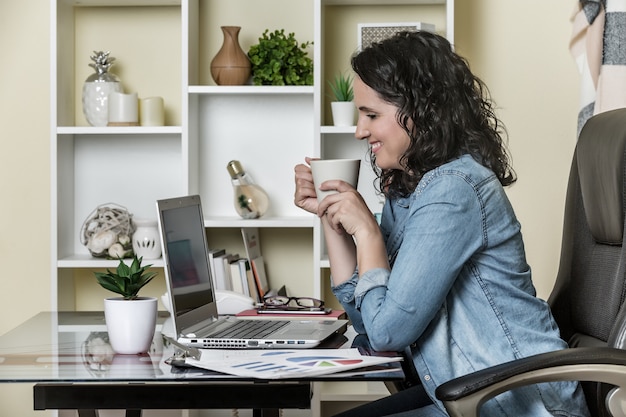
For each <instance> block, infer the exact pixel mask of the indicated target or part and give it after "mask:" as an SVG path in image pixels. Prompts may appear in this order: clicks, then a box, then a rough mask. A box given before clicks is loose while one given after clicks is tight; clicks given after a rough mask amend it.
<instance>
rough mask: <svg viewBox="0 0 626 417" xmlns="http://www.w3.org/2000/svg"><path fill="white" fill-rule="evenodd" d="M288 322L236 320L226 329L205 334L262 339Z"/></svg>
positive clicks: (217, 336) (214, 337)
mask: <svg viewBox="0 0 626 417" xmlns="http://www.w3.org/2000/svg"><path fill="white" fill-rule="evenodd" d="M287 324H289V321H288V320H271V321H262V320H238V321H237V322H236V323H233V325H232V326H230V327H228V328H227V329H223V330H219V331H217V332H214V333H212V334H210V335H208V336H207V338H212V339H220V338H221V339H263V338H264V337H266V336H267V335H269V334H271V333H273V332H275V331H277V330H279V329H281V328H283V327H284V326H286V325H287Z"/></svg>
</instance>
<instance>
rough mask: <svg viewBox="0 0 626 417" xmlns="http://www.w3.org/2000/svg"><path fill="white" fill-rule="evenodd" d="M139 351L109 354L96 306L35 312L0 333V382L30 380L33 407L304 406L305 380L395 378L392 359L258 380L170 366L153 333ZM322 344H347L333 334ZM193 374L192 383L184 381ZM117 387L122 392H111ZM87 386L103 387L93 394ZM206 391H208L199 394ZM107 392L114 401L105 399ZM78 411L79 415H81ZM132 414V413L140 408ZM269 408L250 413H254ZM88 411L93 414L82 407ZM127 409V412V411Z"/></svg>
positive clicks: (170, 349) (161, 326) (163, 324)
mask: <svg viewBox="0 0 626 417" xmlns="http://www.w3.org/2000/svg"><path fill="white" fill-rule="evenodd" d="M167 326H168V321H167V317H164V316H160V317H159V320H158V325H157V332H155V338H154V341H153V343H152V346H151V347H150V350H149V351H148V352H147V353H145V354H140V355H116V354H115V353H114V352H113V350H112V349H111V347H110V345H109V344H108V335H107V332H106V325H105V323H104V316H103V313H102V312H58V313H55V312H42V313H39V314H37V315H36V316H34V317H33V318H31V319H29V320H28V321H26V322H25V323H23V324H22V325H20V326H18V327H16V328H15V329H13V330H11V331H9V332H8V333H6V334H4V335H2V336H0V382H10V383H13V382H30V383H35V384H36V385H35V387H34V394H35V395H34V407H35V409H36V410H43V409H73V410H79V409H82V410H95V409H126V410H135V411H138V410H141V409H194V408H196V409H209V408H253V409H257V408H258V409H260V410H262V409H270V408H271V409H274V408H309V407H310V399H311V387H310V382H312V381H318V380H319V381H322V380H325V381H329V380H330V381H352V380H354V381H363V380H370V381H398V380H401V379H402V378H403V376H404V374H403V372H402V369H401V365H400V364H399V363H398V362H395V363H389V364H386V365H384V366H382V367H377V368H376V369H369V370H365V371H362V372H354V371H352V372H350V373H349V375H341V374H331V375H325V376H322V377H315V378H308V379H306V380H295V379H293V380H286V379H282V380H280V381H261V380H255V379H251V378H248V379H246V378H240V377H236V376H232V375H226V374H221V373H217V372H213V371H208V370H202V369H198V368H187V367H174V366H170V365H169V364H168V359H170V358H171V357H172V356H174V354H175V353H177V352H178V351H179V349H178V348H177V347H176V346H173V345H172V344H170V343H168V342H167V341H166V340H164V338H163V337H162V335H161V331H163V333H166V329H167ZM329 343H330V345H325V346H324V347H326V348H329V347H349V346H350V345H351V341H348V339H347V338H346V337H345V336H343V335H337V338H336V339H335V340H331V341H329ZM181 382H182V383H181ZM192 382H193V384H191V383H192ZM118 390H119V392H120V393H123V395H118ZM94 392H98V393H103V395H94ZM208 392H211V395H207V393H208ZM112 399H115V401H116V402H115V403H113V402H112ZM84 413H85V411H83V413H82V414H81V415H83V414H84ZM138 413H139V414H132V415H140V411H138ZM266 414H267V415H274V414H271V413H262V412H261V413H260V414H258V413H255V415H266ZM84 415H96V414H84ZM127 415H130V414H128V412H127Z"/></svg>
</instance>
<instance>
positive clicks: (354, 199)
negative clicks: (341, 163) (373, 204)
mask: <svg viewBox="0 0 626 417" xmlns="http://www.w3.org/2000/svg"><path fill="white" fill-rule="evenodd" d="M320 189H321V190H336V191H338V192H337V193H336V194H330V195H328V196H326V198H324V200H322V201H321V202H320V204H319V206H318V208H317V215H318V216H320V217H322V216H325V217H326V220H327V221H328V223H329V226H330V227H331V228H332V229H333V230H334V231H336V232H337V233H340V234H343V233H347V234H349V235H352V236H354V237H355V238H356V239H357V241H358V239H359V237H361V238H363V237H365V236H366V235H370V234H371V233H378V232H379V227H378V223H377V222H376V219H375V217H374V215H373V214H372V212H371V211H370V209H369V208H368V207H367V204H366V203H365V200H364V199H363V197H362V196H361V194H359V192H358V191H357V190H356V189H354V187H352V186H351V185H350V184H348V183H346V182H345V181H341V180H330V181H325V182H324V183H322V184H321V185H320Z"/></svg>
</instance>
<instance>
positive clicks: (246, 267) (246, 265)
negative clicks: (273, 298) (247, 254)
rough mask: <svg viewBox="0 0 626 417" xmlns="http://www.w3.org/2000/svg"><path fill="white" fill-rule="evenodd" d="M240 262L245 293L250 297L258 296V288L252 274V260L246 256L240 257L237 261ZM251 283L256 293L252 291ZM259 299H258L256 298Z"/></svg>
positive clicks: (240, 273)
mask: <svg viewBox="0 0 626 417" xmlns="http://www.w3.org/2000/svg"><path fill="white" fill-rule="evenodd" d="M237 262H238V264H239V276H240V277H241V286H242V287H243V293H244V294H245V295H247V296H249V297H253V298H255V299H256V298H257V294H256V288H255V286H254V277H253V276H252V269H251V268H250V262H248V259H246V258H239V261H237ZM250 285H252V289H253V290H254V293H251V292H250ZM256 301H258V300H256Z"/></svg>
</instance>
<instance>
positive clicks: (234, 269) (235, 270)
mask: <svg viewBox="0 0 626 417" xmlns="http://www.w3.org/2000/svg"><path fill="white" fill-rule="evenodd" d="M240 259H241V258H240V257H239V256H237V257H236V258H234V259H231V260H230V264H229V265H228V267H229V268H230V287H231V289H232V290H233V291H235V292H238V293H240V294H246V293H245V292H244V289H243V282H242V281H243V280H242V276H241V267H240V266H239V260H240ZM246 295H248V294H246Z"/></svg>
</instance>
